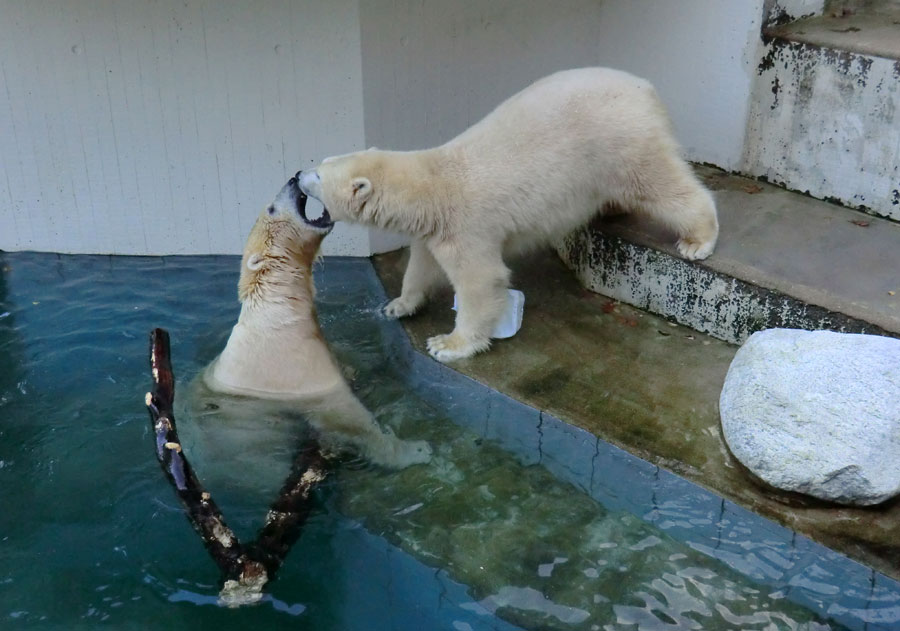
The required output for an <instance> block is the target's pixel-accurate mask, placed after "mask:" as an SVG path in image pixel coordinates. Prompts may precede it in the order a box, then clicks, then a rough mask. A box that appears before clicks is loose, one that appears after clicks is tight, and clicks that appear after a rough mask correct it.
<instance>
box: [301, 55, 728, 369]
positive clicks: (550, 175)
mask: <svg viewBox="0 0 900 631" xmlns="http://www.w3.org/2000/svg"><path fill="white" fill-rule="evenodd" d="M300 184H301V187H302V188H303V189H304V190H305V191H306V192H307V194H309V195H311V196H313V197H316V198H317V199H319V200H321V201H322V203H323V204H325V206H326V208H328V210H329V212H330V213H331V216H332V217H333V218H334V219H336V220H346V221H355V222H360V223H366V224H371V225H376V226H379V227H382V228H387V229H391V230H396V231H400V232H405V233H407V234H410V235H412V236H413V243H412V247H411V254H410V262H409V265H408V267H407V270H406V274H405V276H404V279H403V290H402V292H401V295H400V297H399V298H397V299H395V300H394V301H392V302H391V303H390V304H389V305H388V306H387V307H386V309H385V313H386V314H388V315H389V316H393V317H402V316H406V315H410V314H412V313H414V312H415V311H416V310H417V309H418V308H419V307H420V306H421V305H422V304H423V303H424V301H425V300H426V297H427V295H428V293H429V292H430V291H431V290H432V289H433V288H434V287H435V285H436V284H438V283H440V282H442V281H443V280H444V279H449V281H450V282H451V283H452V284H453V287H454V289H455V290H456V292H457V294H458V296H459V301H460V307H459V311H458V313H457V318H456V327H455V329H454V330H453V332H452V333H450V334H448V335H439V336H435V337H432V338H431V339H429V340H428V348H429V351H430V352H431V354H432V355H433V356H434V357H436V358H437V359H440V360H442V361H448V360H453V359H459V358H463V357H468V356H470V355H472V354H474V353H476V352H479V351H481V350H484V349H486V348H487V347H488V346H489V345H490V332H491V330H492V329H493V326H494V324H495V322H496V321H497V319H498V318H499V316H500V314H501V312H502V309H503V306H504V304H505V302H504V299H505V295H506V294H505V290H506V287H507V285H508V283H509V271H508V269H507V267H506V265H505V264H504V262H503V258H502V257H503V253H504V252H509V251H511V250H523V249H527V248H529V247H531V246H533V245H535V244H540V243H546V242H552V241H554V240H556V239H558V238H560V237H562V236H564V235H566V234H567V233H569V232H571V231H572V230H574V229H576V228H578V227H580V226H582V225H584V224H585V223H587V222H588V221H589V220H590V219H591V218H592V217H593V216H594V215H596V214H597V213H598V212H600V211H601V210H602V209H603V208H604V206H606V205H608V204H610V205H615V206H617V207H619V208H621V209H622V210H624V211H626V212H635V213H641V214H643V215H646V216H648V217H650V218H652V219H653V220H656V221H658V222H660V223H662V224H663V225H664V226H666V227H668V228H669V229H671V231H672V232H673V233H674V234H675V236H676V237H677V239H678V241H677V246H678V250H679V252H680V253H681V254H682V256H684V257H685V258H688V259H698V258H705V257H706V256H709V254H710V253H711V252H712V251H713V248H714V247H715V243H716V238H717V236H718V222H717V219H716V209H715V204H714V202H713V199H712V196H711V195H710V194H709V192H708V191H707V190H706V189H705V188H704V187H703V186H702V185H701V184H700V183H699V181H698V180H697V178H696V177H695V175H694V174H693V172H692V170H691V168H690V166H689V165H688V164H687V163H686V162H685V161H684V160H683V159H682V158H681V157H679V148H678V145H677V143H676V141H675V140H674V138H673V135H672V131H671V129H670V125H669V122H668V119H667V116H666V113H665V110H664V108H663V106H662V104H661V103H660V101H659V99H658V97H657V95H656V93H655V91H654V89H653V87H652V86H651V85H650V84H649V83H647V82H646V81H644V80H643V79H639V78H637V77H634V76H632V75H629V74H627V73H624V72H620V71H617V70H611V69H607V68H585V69H580V70H568V71H563V72H558V73H556V74H553V75H551V76H549V77H546V78H544V79H541V80H540V81H538V82H536V83H534V84H533V85H531V86H530V87H528V88H526V89H525V90H523V91H522V92H520V93H518V94H516V95H515V96H513V97H511V98H510V99H508V100H507V101H505V102H504V103H502V104H500V105H499V106H498V107H497V108H496V109H495V110H494V111H493V112H492V113H490V114H489V115H488V116H487V117H486V118H484V119H483V120H482V121H481V122H479V123H476V124H475V125H473V126H472V127H471V128H469V129H468V130H467V131H465V132H463V133H462V134H461V135H459V136H458V137H456V138H454V139H453V140H451V141H450V142H448V143H446V144H444V145H442V146H440V147H436V148H434V149H428V150H423V151H410V152H390V151H378V150H368V151H362V152H358V153H354V154H347V155H344V156H338V157H335V158H331V159H328V160H326V161H324V162H323V163H322V164H321V165H319V167H318V168H316V169H315V170H314V171H308V172H304V173H301V174H300Z"/></svg>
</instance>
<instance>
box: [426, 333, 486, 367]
mask: <svg viewBox="0 0 900 631" xmlns="http://www.w3.org/2000/svg"><path fill="white" fill-rule="evenodd" d="M427 346H428V353H429V354H430V355H431V356H432V357H434V358H435V359H436V360H438V361H439V362H451V361H454V360H456V359H464V358H466V357H471V356H472V355H474V354H475V353H478V352H480V351H483V350H485V349H486V348H487V347H488V346H490V340H487V341H485V342H484V343H477V342H472V341H471V340H468V339H466V338H464V337H463V336H462V335H460V334H459V333H455V332H454V333H449V334H447V335H435V336H434V337H430V338H428V342H427Z"/></svg>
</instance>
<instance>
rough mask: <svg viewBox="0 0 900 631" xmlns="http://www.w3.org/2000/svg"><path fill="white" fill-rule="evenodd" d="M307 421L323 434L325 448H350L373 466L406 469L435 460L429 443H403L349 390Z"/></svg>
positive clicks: (341, 391)
mask: <svg viewBox="0 0 900 631" xmlns="http://www.w3.org/2000/svg"><path fill="white" fill-rule="evenodd" d="M307 418H308V419H309V421H310V423H311V424H312V425H313V427H315V428H316V429H317V430H319V432H321V434H320V437H319V438H320V440H321V441H322V444H323V445H325V446H327V447H330V448H333V449H336V450H337V451H344V450H345V449H346V447H348V446H350V447H352V448H354V449H355V450H356V451H357V452H358V453H359V454H360V455H362V456H363V457H364V458H365V459H367V460H369V461H370V462H372V463H373V464H377V465H381V466H383V467H389V468H391V469H402V468H404V467H408V466H409V465H413V464H422V463H425V462H428V461H429V460H431V447H429V446H428V443H427V442H425V441H424V440H402V439H400V438H398V437H397V436H395V435H394V432H393V431H392V430H391V429H390V428H388V427H382V426H381V425H380V424H379V423H378V421H376V420H375V417H374V416H373V415H372V413H371V412H369V410H368V409H366V406H364V405H363V404H362V402H361V401H360V400H359V399H357V398H356V396H355V395H354V394H353V392H352V391H351V390H350V388H349V387H347V386H344V387H342V388H340V389H339V390H337V391H335V392H333V393H329V394H328V396H327V397H326V398H325V399H323V401H322V402H321V404H320V405H318V406H315V407H314V408H313V409H312V410H311V411H310V412H309V414H308V415H307Z"/></svg>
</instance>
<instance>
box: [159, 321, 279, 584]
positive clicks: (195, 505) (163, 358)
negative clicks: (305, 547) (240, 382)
mask: <svg viewBox="0 0 900 631" xmlns="http://www.w3.org/2000/svg"><path fill="white" fill-rule="evenodd" d="M150 370H151V373H152V375H153V391H152V392H148V393H147V396H146V404H147V409H148V410H149V412H150V423H151V424H152V426H153V430H154V432H155V434H156V459H157V460H158V461H159V464H160V466H161V467H162V470H163V473H165V475H166V478H167V479H168V480H169V482H170V483H171V484H172V486H173V487H174V488H175V492H176V493H177V494H178V498H179V499H180V500H181V503H182V504H184V507H185V508H186V509H187V516H188V520H190V522H191V525H192V526H193V527H194V529H195V530H196V531H197V532H198V533H199V534H200V538H201V539H202V540H203V544H204V545H205V546H206V549H207V550H208V551H209V554H210V556H211V557H212V559H213V561H215V563H216V565H218V566H219V569H220V570H222V574H223V575H224V576H225V578H226V580H240V579H241V578H242V577H243V576H244V575H245V574H246V573H249V574H252V575H254V576H256V575H258V574H259V572H262V573H263V574H265V568H263V567H262V566H261V565H260V564H259V563H255V562H252V561H250V560H249V559H248V557H247V554H246V552H245V551H244V549H243V547H242V546H241V544H240V541H238V538H237V537H236V536H235V534H234V532H233V531H232V530H231V528H229V527H228V525H227V524H226V523H225V518H224V517H223V516H222V511H220V510H219V507H218V506H217V505H216V503H215V502H214V501H213V499H212V497H211V496H210V494H209V493H207V492H206V490H205V489H204V488H203V485H202V484H201V483H200V480H198V479H197V476H196V475H195V474H194V469H193V468H192V467H191V464H190V462H188V459H187V456H186V455H185V453H184V451H183V450H182V448H181V440H180V439H179V438H178V429H177V427H176V426H175V415H174V413H173V410H172V408H173V404H174V401H175V376H174V374H173V373H172V361H171V356H170V351H169V334H168V333H167V332H166V331H164V330H163V329H154V330H153V331H151V333H150ZM248 561H250V562H249V563H248Z"/></svg>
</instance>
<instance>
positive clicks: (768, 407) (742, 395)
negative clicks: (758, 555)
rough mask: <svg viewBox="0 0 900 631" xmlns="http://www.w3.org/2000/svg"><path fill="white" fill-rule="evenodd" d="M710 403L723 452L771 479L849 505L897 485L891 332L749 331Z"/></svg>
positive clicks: (896, 363) (897, 403) (899, 390)
mask: <svg viewBox="0 0 900 631" xmlns="http://www.w3.org/2000/svg"><path fill="white" fill-rule="evenodd" d="M719 408H720V412H721V415H722V429H723V432H724V435H725V441H726V442H727V443H728V447H729V448H730V449H731V451H732V453H733V454H734V455H735V457H736V458H737V459H738V460H740V461H741V462H742V463H743V464H744V465H745V466H746V467H747V468H749V469H750V471H752V472H753V473H754V474H756V475H757V476H759V477H760V478H762V479H763V480H765V481H766V482H768V483H769V484H771V485H772V486H775V487H777V488H780V489H784V490H787V491H796V492H799V493H805V494H808V495H812V496H814V497H818V498H820V499H824V500H830V501H834V502H839V503H842V504H856V505H869V504H877V503H879V502H883V501H885V500H886V499H889V498H890V497H893V496H894V495H897V494H898V493H900V340H896V339H892V338H887V337H881V336H877V335H851V334H846V333H833V332H831V331H801V330H794V329H769V330H767V331H761V332H759V333H754V334H753V335H751V336H750V338H749V339H748V340H747V342H746V343H745V344H744V346H742V347H741V348H740V349H739V350H738V352H737V355H735V357H734V360H733V361H732V363H731V367H730V368H729V369H728V376H727V377H726V378H725V386H724V387H723V389H722V396H721V398H720V400H719Z"/></svg>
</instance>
